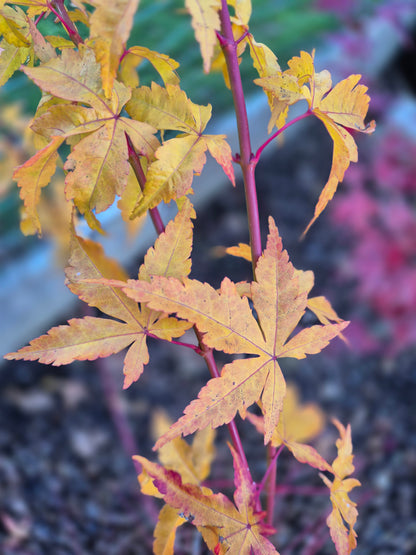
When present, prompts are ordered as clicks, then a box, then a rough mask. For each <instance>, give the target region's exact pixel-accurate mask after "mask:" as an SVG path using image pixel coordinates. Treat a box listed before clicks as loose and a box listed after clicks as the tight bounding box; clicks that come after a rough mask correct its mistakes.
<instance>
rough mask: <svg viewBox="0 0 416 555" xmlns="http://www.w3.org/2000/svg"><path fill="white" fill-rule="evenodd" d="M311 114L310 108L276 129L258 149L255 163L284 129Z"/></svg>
mask: <svg viewBox="0 0 416 555" xmlns="http://www.w3.org/2000/svg"><path fill="white" fill-rule="evenodd" d="M311 114H313V112H312V110H311V109H309V110H308V111H307V112H305V113H304V114H301V115H300V116H297V117H296V118H294V119H292V120H291V121H289V122H288V123H286V124H285V125H284V126H283V127H281V128H280V129H278V130H277V131H276V133H273V135H272V136H271V137H269V138H268V139H267V141H266V142H265V143H263V144H262V145H261V147H259V148H258V149H257V152H256V155H255V156H254V160H255V163H256V164H257V162H258V161H259V158H260V155H261V153H262V152H263V150H264V149H265V148H266V146H267V145H268V144H269V143H271V142H272V141H273V140H274V139H275V138H276V137H278V136H279V135H280V133H283V131H285V130H286V129H287V128H288V127H290V126H291V125H293V124H294V123H296V122H298V121H300V120H301V119H304V118H306V117H308V116H310V115H311Z"/></svg>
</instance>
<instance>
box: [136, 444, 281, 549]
mask: <svg viewBox="0 0 416 555" xmlns="http://www.w3.org/2000/svg"><path fill="white" fill-rule="evenodd" d="M230 449H231V452H232V455H233V461H234V481H235V484H236V490H235V493H234V501H235V505H234V504H233V503H232V502H231V501H230V500H229V499H228V497H226V496H225V495H223V494H222V493H216V494H213V493H206V491H207V490H204V489H203V488H201V487H200V486H197V485H194V484H184V483H182V480H181V477H180V475H179V474H178V473H177V472H175V471H173V470H166V469H165V468H163V467H162V466H160V465H158V464H156V463H152V462H150V461H148V460H147V459H145V458H144V457H139V456H136V457H134V458H135V459H136V460H137V461H138V462H139V463H140V464H141V465H142V467H143V468H144V469H145V471H146V473H147V474H148V475H149V476H150V478H152V479H153V481H154V484H155V486H156V487H157V489H158V490H159V493H160V494H161V496H162V497H163V499H164V500H165V502H166V503H168V504H169V505H171V506H172V507H174V508H176V509H177V510H179V511H181V513H182V514H183V515H184V517H185V518H186V519H187V520H188V521H190V522H192V524H194V525H195V526H201V527H210V528H211V529H212V527H214V528H217V529H218V532H219V534H220V537H219V538H218V547H219V548H220V547H221V544H224V545H225V546H226V548H228V549H227V551H226V552H227V554H229V555H237V554H238V555H250V554H251V553H255V554H256V555H269V554H272V553H277V551H276V549H275V548H274V546H273V545H272V544H271V543H270V541H269V540H268V539H267V538H266V536H268V535H271V534H273V533H274V529H273V528H271V527H270V526H268V525H267V524H265V523H264V522H263V519H264V516H265V513H264V512H260V511H257V510H256V507H255V504H256V484H254V483H253V481H252V480H251V479H250V477H249V476H248V472H247V468H246V466H245V465H244V464H243V462H242V461H241V459H240V457H239V455H238V454H237V453H236V452H235V451H234V449H233V448H232V447H230Z"/></svg>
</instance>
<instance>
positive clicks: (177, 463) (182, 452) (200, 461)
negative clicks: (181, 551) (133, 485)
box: [138, 411, 218, 555]
mask: <svg viewBox="0 0 416 555" xmlns="http://www.w3.org/2000/svg"><path fill="white" fill-rule="evenodd" d="M170 425H171V422H170V420H169V419H168V418H167V416H166V415H165V413H164V412H162V411H157V412H155V413H154V415H153V426H152V427H153V436H154V437H155V439H156V438H157V437H159V436H160V435H161V434H162V433H164V432H165V431H166V430H167V429H168V428H169V426H170ZM214 439H215V432H214V431H213V430H210V429H209V428H205V430H201V431H200V432H197V433H196V434H195V437H194V439H193V442H192V445H189V444H188V443H187V442H186V441H185V440H183V439H181V438H176V439H175V440H174V441H172V442H170V443H169V444H167V445H165V446H164V447H162V448H161V449H160V450H159V453H158V456H159V461H160V462H161V463H162V465H163V466H164V467H165V468H166V469H171V470H175V471H176V472H178V473H179V474H180V476H181V479H182V482H183V483H189V484H195V485H201V482H202V481H203V480H205V478H207V476H208V475H209V472H210V469H211V463H212V460H213V457H214ZM138 479H139V483H140V485H141V490H142V493H144V494H145V495H153V496H154V497H162V496H161V494H160V493H159V491H158V490H157V488H156V487H155V486H154V484H153V481H152V480H151V478H150V477H149V475H148V473H147V471H146V470H145V469H143V470H142V472H141V474H140V475H139V478H138ZM204 491H205V492H209V493H211V490H208V488H204ZM185 522H186V519H185V518H183V517H182V516H180V515H179V514H178V511H177V510H176V509H175V508H174V507H171V506H169V505H165V506H164V507H162V510H161V511H160V513H159V518H158V522H157V524H156V527H155V530H154V538H155V541H154V544H153V551H154V553H155V555H162V554H163V555H170V554H173V547H174V542H175V536H176V530H177V529H178V528H179V526H181V525H182V524H184V523H185ZM200 531H201V532H202V530H200ZM216 537H217V538H218V535H217V536H216ZM216 541H218V540H216Z"/></svg>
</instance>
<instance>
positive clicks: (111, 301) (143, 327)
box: [6, 201, 193, 388]
mask: <svg viewBox="0 0 416 555" xmlns="http://www.w3.org/2000/svg"><path fill="white" fill-rule="evenodd" d="M192 215H193V208H192V206H191V204H190V203H189V201H188V202H187V203H185V204H184V206H183V208H182V210H181V211H180V212H179V213H178V214H177V216H176V218H175V219H174V220H173V221H171V222H170V223H169V224H168V225H167V227H166V230H165V232H164V233H163V234H161V235H160V236H159V238H158V240H157V241H156V243H155V246H154V248H152V249H151V250H150V251H149V253H148V255H147V258H146V259H145V262H144V264H143V265H142V266H141V268H140V275H141V279H143V280H144V279H150V276H151V275H153V273H156V272H159V273H160V274H161V275H165V276H176V277H178V276H186V275H188V273H189V271H190V269H191V266H190V261H189V255H190V251H191V246H192V222H191V217H192ZM71 251H72V255H71V259H70V266H69V267H68V268H67V270H66V275H67V278H68V283H67V285H68V287H69V289H70V290H71V291H72V292H73V293H75V294H76V295H78V297H79V298H80V299H81V300H83V301H84V302H86V303H88V304H89V305H90V306H94V307H96V308H98V309H99V310H101V311H102V312H103V313H105V314H107V315H108V316H111V319H110V318H96V317H91V316H87V317H85V318H74V319H72V320H69V322H68V325H65V326H58V327H54V328H52V329H50V330H49V332H48V333H47V335H43V336H41V337H38V338H37V339H34V340H33V341H31V343H30V345H29V346H27V347H23V348H22V349H20V350H19V351H18V352H16V353H9V354H8V355H6V358H7V359H9V360H11V359H23V360H39V362H42V363H44V364H53V365H55V366H60V365H62V364H69V363H70V362H73V361H74V360H94V359H96V358H98V357H106V356H109V355H111V354H113V353H117V352H119V351H121V350H122V349H124V348H125V347H127V346H129V345H131V346H130V348H129V350H128V351H127V354H126V356H125V359H124V370H123V371H124V374H125V379H124V388H126V387H128V386H129V385H131V383H132V382H133V381H136V380H137V379H138V378H139V377H140V375H141V374H142V372H143V367H144V365H145V364H147V363H148V361H149V353H148V350H147V337H148V335H149V334H150V335H153V336H155V337H158V338H160V339H166V340H171V339H172V338H173V337H180V336H181V335H183V333H184V332H185V331H186V330H187V329H189V328H190V327H191V324H190V323H188V322H185V321H179V320H177V319H176V318H167V317H166V316H165V314H164V312H158V311H154V310H151V309H150V308H148V307H147V306H142V307H141V308H139V307H138V305H137V303H135V302H134V301H132V299H130V298H129V297H127V295H125V294H124V293H123V292H122V291H121V290H120V288H119V287H111V286H108V285H104V284H102V283H101V284H98V285H97V284H94V285H91V284H90V283H86V282H85V281H84V280H88V279H95V280H97V279H103V278H110V277H111V278H114V277H116V276H117V277H118V278H119V279H124V280H125V279H126V277H127V276H126V275H125V273H124V271H123V270H122V269H121V268H120V267H119V265H118V264H117V262H116V261H114V260H111V259H109V258H107V257H106V256H105V255H104V252H103V249H102V247H101V246H100V245H99V244H98V243H95V242H94V241H89V240H85V239H82V238H81V237H78V236H76V235H75V234H73V239H72V248H71Z"/></svg>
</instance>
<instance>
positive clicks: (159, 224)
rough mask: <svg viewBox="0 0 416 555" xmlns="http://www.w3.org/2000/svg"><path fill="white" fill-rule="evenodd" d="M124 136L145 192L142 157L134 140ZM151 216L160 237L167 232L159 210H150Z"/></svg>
mask: <svg viewBox="0 0 416 555" xmlns="http://www.w3.org/2000/svg"><path fill="white" fill-rule="evenodd" d="M124 134H125V135H126V141H127V149H128V155H129V162H130V165H131V167H132V168H133V171H134V174H135V176H136V177H137V181H138V182H139V185H140V189H141V190H142V191H144V187H145V185H146V176H145V174H144V171H143V168H142V164H141V162H140V157H139V155H138V154H137V152H136V149H135V148H134V145H133V143H132V140H131V139H130V137H129V136H128V134H127V133H124ZM149 214H150V217H151V218H152V222H153V225H154V227H155V229H156V232H157V234H158V235H160V234H161V233H163V232H164V231H165V226H164V224H163V220H162V218H161V216H160V212H159V210H158V208H157V207H156V208H150V210H149Z"/></svg>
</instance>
